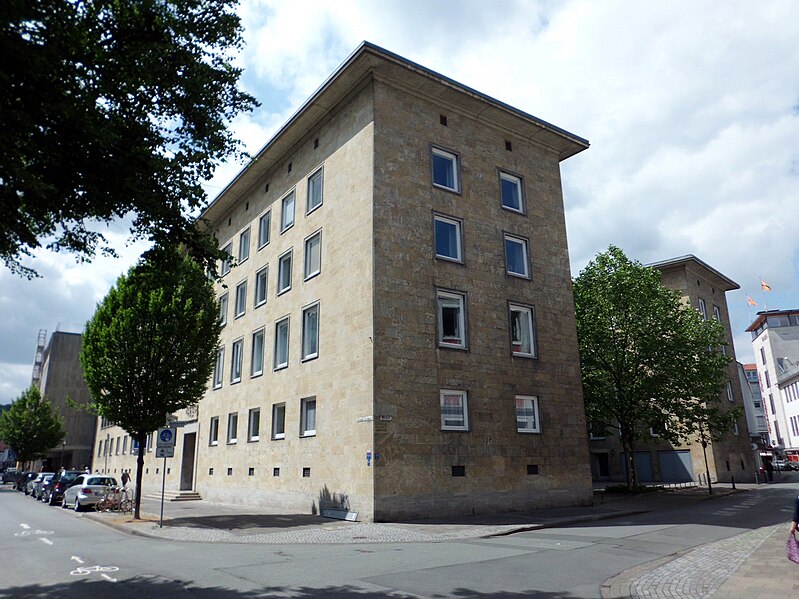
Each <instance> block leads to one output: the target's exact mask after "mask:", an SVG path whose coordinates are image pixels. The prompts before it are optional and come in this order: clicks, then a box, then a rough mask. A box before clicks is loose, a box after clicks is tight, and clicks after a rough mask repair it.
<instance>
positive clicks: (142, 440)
mask: <svg viewBox="0 0 799 599" xmlns="http://www.w3.org/2000/svg"><path fill="white" fill-rule="evenodd" d="M137 440H138V442H139V455H138V457H137V458H136V496H135V497H134V498H133V518H134V519H135V520H141V511H140V510H141V479H142V475H143V473H144V452H145V451H147V447H146V445H147V433H139V435H138V437H137Z"/></svg>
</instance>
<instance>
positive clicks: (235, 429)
mask: <svg viewBox="0 0 799 599" xmlns="http://www.w3.org/2000/svg"><path fill="white" fill-rule="evenodd" d="M238 440H239V413H238V412H230V413H229V414H228V415H227V444H228V445H235V444H236V443H238Z"/></svg>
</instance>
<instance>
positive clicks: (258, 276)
mask: <svg viewBox="0 0 799 599" xmlns="http://www.w3.org/2000/svg"><path fill="white" fill-rule="evenodd" d="M253 291H254V293H253V294H252V307H253V308H257V307H259V306H263V305H264V304H265V303H266V295H267V293H268V292H269V265H268V264H267V265H266V266H264V267H263V268H261V269H259V270H258V271H256V273H255V289H254V290H253Z"/></svg>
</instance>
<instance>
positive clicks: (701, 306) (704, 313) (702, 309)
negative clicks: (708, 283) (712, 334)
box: [699, 297, 707, 320]
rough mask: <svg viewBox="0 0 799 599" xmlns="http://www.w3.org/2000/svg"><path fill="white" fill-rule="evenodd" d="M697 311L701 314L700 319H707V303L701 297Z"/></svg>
mask: <svg viewBox="0 0 799 599" xmlns="http://www.w3.org/2000/svg"><path fill="white" fill-rule="evenodd" d="M699 313H700V314H701V315H702V320H707V305H706V304H705V300H703V299H702V298H701V297H700V298H699Z"/></svg>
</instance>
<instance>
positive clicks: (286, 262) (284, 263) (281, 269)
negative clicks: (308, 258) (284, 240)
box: [277, 250, 292, 295]
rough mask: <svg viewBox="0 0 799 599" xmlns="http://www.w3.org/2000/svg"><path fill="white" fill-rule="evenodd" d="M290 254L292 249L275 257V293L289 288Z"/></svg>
mask: <svg viewBox="0 0 799 599" xmlns="http://www.w3.org/2000/svg"><path fill="white" fill-rule="evenodd" d="M291 255H292V250H289V251H287V252H286V253H285V254H283V255H282V256H280V257H279V258H278V259H277V294H278V295H280V294H281V293H285V292H286V291H288V290H289V289H291Z"/></svg>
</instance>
